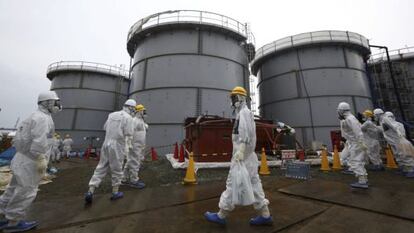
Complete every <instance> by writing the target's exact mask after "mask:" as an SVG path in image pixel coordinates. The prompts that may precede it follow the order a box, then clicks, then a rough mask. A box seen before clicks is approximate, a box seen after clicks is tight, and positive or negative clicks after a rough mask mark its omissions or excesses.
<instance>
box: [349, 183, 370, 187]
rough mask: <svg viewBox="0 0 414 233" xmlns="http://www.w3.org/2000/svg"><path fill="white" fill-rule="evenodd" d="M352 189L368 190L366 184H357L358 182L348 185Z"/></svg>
mask: <svg viewBox="0 0 414 233" xmlns="http://www.w3.org/2000/svg"><path fill="white" fill-rule="evenodd" d="M350 185H351V187H352V188H360V189H367V188H368V183H359V182H355V183H352V184H350Z"/></svg>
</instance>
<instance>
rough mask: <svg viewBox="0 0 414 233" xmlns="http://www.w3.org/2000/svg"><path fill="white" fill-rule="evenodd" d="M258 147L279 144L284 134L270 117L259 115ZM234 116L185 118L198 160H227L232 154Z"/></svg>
mask: <svg viewBox="0 0 414 233" xmlns="http://www.w3.org/2000/svg"><path fill="white" fill-rule="evenodd" d="M255 121H256V135H257V142H256V151H258V152H260V151H261V149H262V148H263V147H264V148H266V150H274V149H276V148H277V144H276V142H277V141H278V139H279V137H280V135H281V134H278V133H277V131H276V130H275V128H276V125H274V124H273V123H272V121H270V120H261V119H256V120H255ZM232 130H233V121H232V119H228V118H222V117H218V116H200V117H197V118H196V117H190V118H187V119H186V120H185V134H186V139H185V145H186V149H187V150H188V151H192V152H193V153H194V160H195V161H197V162H227V161H230V160H231V156H232V149H233V147H232V142H231V135H232Z"/></svg>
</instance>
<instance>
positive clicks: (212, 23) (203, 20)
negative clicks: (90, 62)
mask: <svg viewBox="0 0 414 233" xmlns="http://www.w3.org/2000/svg"><path fill="white" fill-rule="evenodd" d="M172 25H175V26H177V27H180V26H181V27H184V26H189V25H191V26H193V27H194V26H196V27H208V28H211V29H218V30H221V31H226V33H231V34H232V35H234V36H235V37H237V38H238V39H240V40H246V39H247V38H251V37H252V36H250V34H251V33H250V32H249V30H248V27H247V25H246V24H243V23H240V22H239V21H237V20H235V19H233V18H230V17H227V16H224V15H221V14H216V13H213V12H208V11H198V10H170V11H163V12H159V13H155V14H152V15H149V16H147V17H145V18H142V19H140V20H138V21H137V22H136V23H135V24H134V25H132V27H131V28H130V29H129V32H128V37H127V50H128V53H129V55H130V56H131V57H133V55H134V53H135V50H136V43H137V42H138V41H139V40H140V39H142V38H145V37H146V35H147V34H148V33H149V32H151V31H154V30H156V29H162V28H165V27H166V28H168V29H171V26H172Z"/></svg>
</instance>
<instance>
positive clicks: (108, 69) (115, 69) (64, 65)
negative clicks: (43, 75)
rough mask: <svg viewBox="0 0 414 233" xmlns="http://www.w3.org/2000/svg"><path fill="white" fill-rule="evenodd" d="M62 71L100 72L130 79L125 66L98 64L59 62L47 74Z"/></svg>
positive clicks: (50, 66) (51, 66) (52, 65)
mask: <svg viewBox="0 0 414 233" xmlns="http://www.w3.org/2000/svg"><path fill="white" fill-rule="evenodd" d="M61 70H87V71H99V72H103V73H109V74H113V75H117V76H122V77H124V78H128V70H126V69H124V68H123V66H112V65H106V64H102V63H97V62H86V61H59V62H54V63H52V64H50V65H49V66H48V67H47V73H50V72H53V71H61Z"/></svg>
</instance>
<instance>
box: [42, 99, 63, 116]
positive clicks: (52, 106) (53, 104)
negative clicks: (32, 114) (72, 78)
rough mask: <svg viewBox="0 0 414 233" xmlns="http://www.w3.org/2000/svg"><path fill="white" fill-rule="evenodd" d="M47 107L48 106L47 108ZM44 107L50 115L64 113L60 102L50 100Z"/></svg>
mask: <svg viewBox="0 0 414 233" xmlns="http://www.w3.org/2000/svg"><path fill="white" fill-rule="evenodd" d="M45 105H46V106H45ZM45 105H44V106H45V107H46V108H47V110H48V111H49V112H50V113H53V114H54V113H58V112H60V111H62V109H63V108H62V105H61V104H60V100H48V101H47V103H46V104H45Z"/></svg>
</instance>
